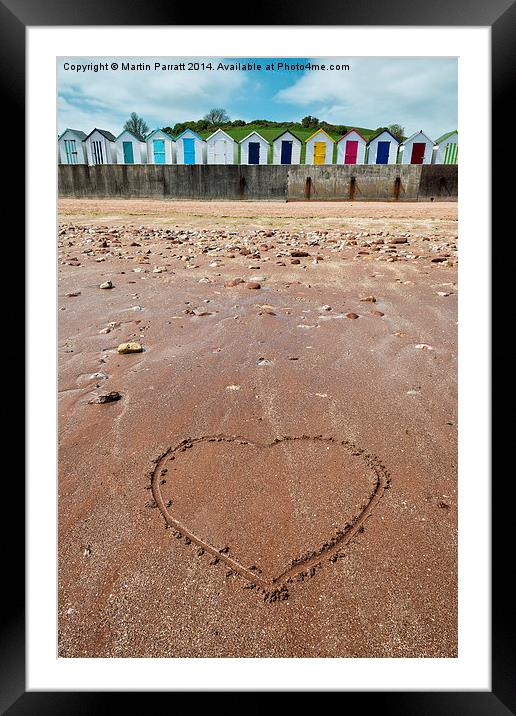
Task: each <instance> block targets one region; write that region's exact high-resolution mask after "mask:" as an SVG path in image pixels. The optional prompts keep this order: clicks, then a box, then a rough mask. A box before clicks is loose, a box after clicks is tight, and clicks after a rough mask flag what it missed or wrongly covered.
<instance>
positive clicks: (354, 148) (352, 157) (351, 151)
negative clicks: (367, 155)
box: [344, 139, 358, 164]
mask: <svg viewBox="0 0 516 716" xmlns="http://www.w3.org/2000/svg"><path fill="white" fill-rule="evenodd" d="M357 154H358V141H355V140H351V139H348V141H347V142H346V155H345V157H344V164H356V163H357Z"/></svg>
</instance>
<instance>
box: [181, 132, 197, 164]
mask: <svg viewBox="0 0 516 716" xmlns="http://www.w3.org/2000/svg"><path fill="white" fill-rule="evenodd" d="M183 151H184V161H185V164H195V139H192V138H191V137H189V138H185V139H183Z"/></svg>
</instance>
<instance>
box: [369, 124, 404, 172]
mask: <svg viewBox="0 0 516 716" xmlns="http://www.w3.org/2000/svg"><path fill="white" fill-rule="evenodd" d="M398 146H399V142H398V140H397V139H396V137H395V136H394V135H393V134H391V133H390V132H389V130H388V129H384V130H382V131H381V132H379V134H377V135H376V136H375V137H373V138H372V139H370V140H369V141H368V143H367V160H366V163H367V164H396V159H397V156H398Z"/></svg>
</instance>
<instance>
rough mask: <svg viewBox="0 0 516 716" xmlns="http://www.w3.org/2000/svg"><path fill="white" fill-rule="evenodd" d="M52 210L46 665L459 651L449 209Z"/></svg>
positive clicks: (91, 205)
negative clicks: (55, 391) (54, 563)
mask: <svg viewBox="0 0 516 716" xmlns="http://www.w3.org/2000/svg"><path fill="white" fill-rule="evenodd" d="M59 210H60V235H59V249H58V254H59V259H58V278H59V285H58V294H59V307H58V308H59V348H58V350H59V653H60V655H61V656H63V657H81V656H90V657H110V656H113V657H131V656H134V657H138V656H144V657H174V656H178V657H179V656H181V657H185V656H186V657H219V656H220V657H223V656H231V657H239V656H244V657H260V656H261V657H297V656H299V657H309V656H313V657H333V656H337V657H391V656H392V657H424V656H429V657H450V656H456V654H457V595H456V586H457V584H456V568H457V554H456V549H457V532H456V528H457V524H456V523H457V475H456V473H457V423H456V421H457V405H456V391H457V376H456V369H457V366H456V359H457V355H456V332H457V324H456V322H457V286H456V280H457V266H456V264H457V251H456V244H457V240H456V236H457V221H456V218H457V207H456V205H454V204H448V203H447V204H376V203H375V204H363V203H357V204H349V203H342V204H333V203H332V204H328V203H324V204H323V203H317V204H312V203H310V204H305V203H299V204H291V203H289V204H265V203H257V202H254V203H252V204H251V203H245V204H238V203H234V204H230V203H224V204H212V203H201V202H182V203H179V202H158V201H146V200H142V201H138V202H127V201H125V200H119V201H109V200H108V201H101V200H98V201H96V200H62V201H61V202H60V207H59ZM387 232H388V233H387ZM135 244H136V245H135ZM296 252H297V253H307V254H309V255H308V256H299V257H293V256H291V254H292V253H296ZM292 261H296V262H297V261H299V263H292ZM210 264H211V265H210ZM156 268H158V271H155V269H156ZM236 278H241V279H243V280H244V283H238V284H237V285H234V286H225V284H226V283H227V282H228V281H230V280H231V279H233V282H234V279H236ZM107 280H111V281H112V283H113V284H114V288H112V289H106V290H104V289H100V288H99V285H100V284H101V283H102V282H104V281H107ZM249 281H254V282H257V283H259V284H260V286H261V287H260V288H259V289H250V288H248V287H247V283H248V282H249ZM79 292H80V293H79ZM67 294H78V295H67ZM440 294H447V295H440ZM370 297H374V298H375V299H376V300H375V301H372V300H369V301H366V300H361V299H366V298H370ZM347 314H356V315H358V318H356V319H353V318H349V317H348V316H347ZM379 314H383V315H379ZM101 331H102V332H101ZM124 341H139V342H140V343H141V345H142V347H143V351H142V352H141V353H135V354H130V355H119V354H118V353H117V346H118V345H119V344H120V343H122V342H124ZM110 391H118V392H119V393H120V395H121V399H120V400H118V401H116V402H112V403H106V404H89V401H90V400H91V399H92V398H94V397H95V396H97V395H99V394H103V393H107V392H110Z"/></svg>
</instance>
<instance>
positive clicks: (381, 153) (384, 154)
mask: <svg viewBox="0 0 516 716" xmlns="http://www.w3.org/2000/svg"><path fill="white" fill-rule="evenodd" d="M390 146H391V143H390V142H378V147H377V150H376V163H377V164H388V163H389V147H390Z"/></svg>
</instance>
